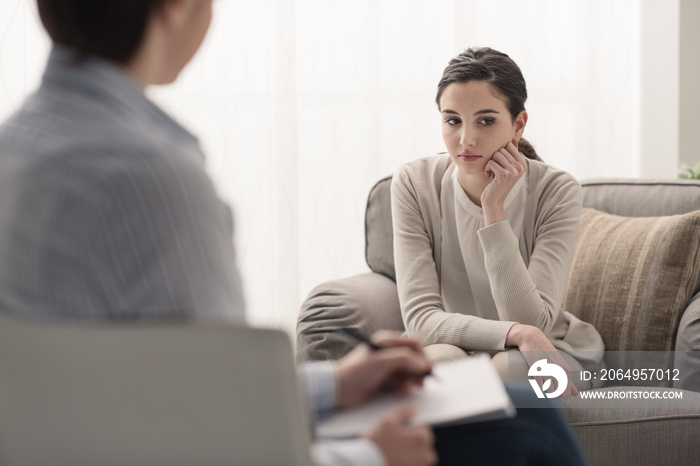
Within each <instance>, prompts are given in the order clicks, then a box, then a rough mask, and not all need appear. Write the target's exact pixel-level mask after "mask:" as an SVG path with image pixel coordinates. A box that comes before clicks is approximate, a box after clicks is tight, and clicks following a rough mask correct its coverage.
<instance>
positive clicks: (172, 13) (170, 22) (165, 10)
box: [153, 0, 192, 28]
mask: <svg viewBox="0 0 700 466" xmlns="http://www.w3.org/2000/svg"><path fill="white" fill-rule="evenodd" d="M191 3H192V2H190V1H188V0H163V1H162V2H161V3H160V4H159V5H158V6H156V7H155V11H154V12H153V14H154V15H155V16H156V17H157V18H158V19H159V20H160V21H161V22H162V23H163V25H165V26H166V27H168V28H171V27H178V26H181V25H182V24H184V23H185V21H186V19H187V14H188V12H189V8H190V6H191Z"/></svg>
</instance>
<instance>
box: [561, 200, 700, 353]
mask: <svg viewBox="0 0 700 466" xmlns="http://www.w3.org/2000/svg"><path fill="white" fill-rule="evenodd" d="M699 252H700V211H696V212H691V213H689V214H685V215H673V216H667V217H640V218H630V217H620V216H616V215H611V214H608V213H605V212H601V211H598V210H595V209H589V208H584V209H583V213H582V215H581V225H580V228H579V234H578V239H577V240H576V247H575V251H574V260H573V264H572V268H571V276H570V278H569V284H568V287H567V293H566V296H565V298H564V309H566V310H567V311H569V312H571V313H573V314H575V315H576V316H578V317H579V318H581V319H582V320H584V321H587V322H590V323H592V324H593V325H594V326H595V327H596V328H597V329H598V331H599V332H600V334H601V336H602V337H603V340H604V341H605V345H606V349H607V350H608V351H635V350H636V351H671V350H673V341H674V337H675V332H676V329H677V328H678V322H679V320H680V317H681V314H682V313H683V310H684V309H685V308H686V306H687V304H688V302H689V301H690V298H691V297H692V294H693V291H694V289H695V284H696V280H697V277H698V272H699V271H700V261H698V257H699Z"/></svg>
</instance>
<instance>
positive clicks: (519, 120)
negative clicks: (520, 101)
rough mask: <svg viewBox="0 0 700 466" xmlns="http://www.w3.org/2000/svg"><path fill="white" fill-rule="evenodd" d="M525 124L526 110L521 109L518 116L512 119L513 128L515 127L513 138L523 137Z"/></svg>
mask: <svg viewBox="0 0 700 466" xmlns="http://www.w3.org/2000/svg"><path fill="white" fill-rule="evenodd" d="M526 124H527V112H526V111H525V110H523V111H522V112H520V113H518V116H516V117H515V121H513V128H514V129H515V133H514V134H513V137H515V139H517V140H518V141H519V140H520V138H522V137H523V131H525V125H526Z"/></svg>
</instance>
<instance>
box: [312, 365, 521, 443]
mask: <svg viewBox="0 0 700 466" xmlns="http://www.w3.org/2000/svg"><path fill="white" fill-rule="evenodd" d="M433 373H434V374H435V376H434V377H431V376H429V377H426V379H425V384H424V386H423V388H421V389H417V390H416V391H415V392H414V393H413V394H411V395H409V396H406V397H399V396H398V395H386V396H384V397H381V398H378V399H376V400H374V401H372V402H370V403H367V404H365V405H362V406H360V407H357V408H352V409H348V410H345V411H340V412H338V413H335V414H333V415H332V416H330V417H329V418H327V419H323V420H321V421H319V423H318V425H317V434H318V436H319V437H335V438H339V437H354V436H357V435H360V434H363V433H365V432H368V431H369V430H370V429H372V428H373V427H374V426H376V425H377V423H378V422H379V421H380V420H381V419H382V418H384V417H385V416H386V415H387V414H389V413H390V412H391V411H393V410H395V409H397V408H398V407H400V406H402V405H405V404H415V405H416V406H417V407H418V410H417V414H416V416H415V417H414V418H413V420H412V424H413V425H416V426H425V425H430V426H441V425H446V424H459V423H466V422H475V421H482V420H492V419H501V418H506V417H511V416H513V415H515V407H513V405H512V403H511V402H510V398H509V397H508V394H507V393H506V390H505V387H504V386H503V382H502V381H501V379H500V378H499V376H498V373H497V372H496V370H495V369H494V367H493V366H492V365H491V362H490V360H489V357H488V356H487V355H478V356H473V357H469V358H465V359H460V360H457V361H452V362H447V363H443V364H438V365H436V366H435V367H434V368H433Z"/></svg>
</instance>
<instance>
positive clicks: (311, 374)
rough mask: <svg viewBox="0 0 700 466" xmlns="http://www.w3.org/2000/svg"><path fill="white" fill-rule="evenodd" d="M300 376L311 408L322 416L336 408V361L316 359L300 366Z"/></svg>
mask: <svg viewBox="0 0 700 466" xmlns="http://www.w3.org/2000/svg"><path fill="white" fill-rule="evenodd" d="M299 378H300V380H301V384H302V389H303V390H304V393H305V395H306V402H307V406H308V407H309V409H311V410H312V411H313V412H314V413H316V415H317V416H318V417H319V418H321V417H324V416H325V415H327V414H329V413H330V412H331V411H333V408H335V403H336V392H337V389H338V388H337V385H338V383H337V381H336V363H335V361H316V362H309V363H305V364H302V365H301V366H299Z"/></svg>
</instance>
